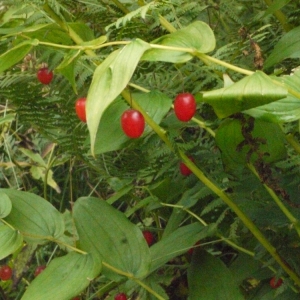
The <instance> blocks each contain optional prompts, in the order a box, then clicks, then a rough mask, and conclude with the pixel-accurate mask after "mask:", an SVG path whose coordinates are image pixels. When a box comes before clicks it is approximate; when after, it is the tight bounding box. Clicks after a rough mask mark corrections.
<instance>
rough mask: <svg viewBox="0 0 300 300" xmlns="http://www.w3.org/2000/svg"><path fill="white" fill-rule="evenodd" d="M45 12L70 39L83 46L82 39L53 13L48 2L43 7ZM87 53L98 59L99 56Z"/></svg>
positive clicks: (89, 51)
mask: <svg viewBox="0 0 300 300" xmlns="http://www.w3.org/2000/svg"><path fill="white" fill-rule="evenodd" d="M43 8H44V11H45V12H46V13H47V14H48V15H49V16H50V17H51V18H52V19H53V20H54V21H55V22H56V23H57V24H58V25H59V26H60V27H61V28H62V29H64V30H65V31H66V32H67V33H68V34H69V36H70V38H71V39H72V40H73V41H74V42H75V43H76V44H81V43H82V42H83V40H82V39H81V37H80V36H79V35H78V34H77V33H76V32H75V31H74V30H73V29H72V28H71V27H70V26H69V25H68V24H66V23H65V22H64V21H62V20H61V19H60V18H59V16H57V14H56V13H55V12H54V11H53V9H52V8H51V7H50V6H49V4H48V3H47V2H46V3H45V4H44V6H43ZM85 53H86V54H87V55H89V56H91V57H97V55H96V54H95V53H94V52H93V51H91V50H88V49H86V50H85Z"/></svg>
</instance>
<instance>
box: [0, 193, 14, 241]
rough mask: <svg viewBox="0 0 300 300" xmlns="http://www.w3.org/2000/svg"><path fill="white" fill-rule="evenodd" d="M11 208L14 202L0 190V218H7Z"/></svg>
mask: <svg viewBox="0 0 300 300" xmlns="http://www.w3.org/2000/svg"><path fill="white" fill-rule="evenodd" d="M11 209H12V204H11V201H10V199H9V197H8V196H7V195H6V194H5V193H3V192H1V191H0V218H5V217H6V216H8V215H9V214H10V212H11ZM0 245H1V244H0Z"/></svg>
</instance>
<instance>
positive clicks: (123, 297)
mask: <svg viewBox="0 0 300 300" xmlns="http://www.w3.org/2000/svg"><path fill="white" fill-rule="evenodd" d="M115 300H127V296H126V295H125V294H124V293H120V294H118V295H116V296H115Z"/></svg>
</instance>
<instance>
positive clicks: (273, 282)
mask: <svg viewBox="0 0 300 300" xmlns="http://www.w3.org/2000/svg"><path fill="white" fill-rule="evenodd" d="M282 283H283V280H282V279H281V278H276V277H272V278H271V280H270V287H271V288H272V289H277V288H279V287H280V286H281V285H282Z"/></svg>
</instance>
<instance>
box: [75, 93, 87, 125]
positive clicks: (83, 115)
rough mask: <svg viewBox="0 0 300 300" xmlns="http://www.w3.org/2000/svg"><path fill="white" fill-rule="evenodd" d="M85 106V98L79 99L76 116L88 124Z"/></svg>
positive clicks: (76, 105)
mask: <svg viewBox="0 0 300 300" xmlns="http://www.w3.org/2000/svg"><path fill="white" fill-rule="evenodd" d="M85 104H86V98H84V97H83V98H79V99H77V100H76V103H75V111H76V114H77V116H78V118H79V119H80V120H81V121H82V122H86V113H85Z"/></svg>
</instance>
